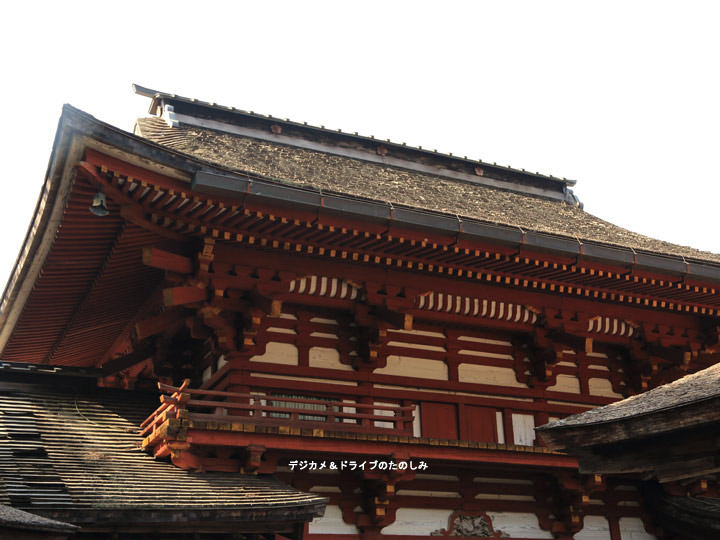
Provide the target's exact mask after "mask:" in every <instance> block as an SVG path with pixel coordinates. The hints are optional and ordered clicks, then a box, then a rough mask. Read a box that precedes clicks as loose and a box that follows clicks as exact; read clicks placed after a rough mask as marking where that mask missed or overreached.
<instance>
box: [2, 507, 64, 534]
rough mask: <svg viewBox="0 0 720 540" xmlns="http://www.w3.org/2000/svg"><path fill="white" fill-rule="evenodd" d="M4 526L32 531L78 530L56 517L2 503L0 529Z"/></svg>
mask: <svg viewBox="0 0 720 540" xmlns="http://www.w3.org/2000/svg"><path fill="white" fill-rule="evenodd" d="M4 527H8V528H12V529H23V530H32V531H57V532H68V533H70V532H74V531H76V530H77V527H76V526H75V525H71V524H70V523H63V522H62V521H55V520H54V519H48V518H44V517H42V516H36V515H35V514H31V513H30V512H24V511H23V510H18V509H17V508H12V507H10V506H5V505H3V504H0V530H2V529H3V528H4Z"/></svg>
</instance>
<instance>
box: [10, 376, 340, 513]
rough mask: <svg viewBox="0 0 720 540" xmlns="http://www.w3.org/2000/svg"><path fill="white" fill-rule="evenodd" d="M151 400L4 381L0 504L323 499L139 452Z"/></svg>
mask: <svg viewBox="0 0 720 540" xmlns="http://www.w3.org/2000/svg"><path fill="white" fill-rule="evenodd" d="M153 408H154V403H153V402H151V401H149V400H147V399H143V398H142V397H138V395H137V394H134V393H131V392H121V393H118V392H112V391H102V390H99V391H97V392H93V393H92V394H89V395H88V394H85V395H74V394H73V393H65V392H60V391H57V392H56V391H49V390H47V389H45V390H41V389H39V388H37V387H36V388H34V389H30V390H17V389H10V390H3V389H2V388H0V504H11V505H12V506H14V507H17V508H21V509H24V510H28V511H31V512H32V511H33V510H42V509H65V510H68V509H70V510H80V509H94V510H98V509H112V510H118V509H128V510H130V509H133V508H142V509H143V510H152V509H158V510H174V509H182V510H208V509H222V510H234V509H238V510H243V509H252V510H255V509H257V510H263V509H269V510H272V509H280V508H293V507H307V508H311V509H312V508H313V507H315V506H318V505H319V506H320V507H322V505H323V504H324V503H325V501H326V500H325V499H324V498H322V497H319V496H317V495H314V494H307V493H303V492H301V491H298V490H296V489H294V488H291V487H290V486H287V485H285V484H283V483H282V482H280V481H279V480H277V479H276V478H274V477H272V476H263V475H256V476H253V475H241V474H229V473H200V472H189V471H184V470H182V469H179V468H177V467H175V466H174V465H172V464H170V463H166V462H161V461H157V460H155V459H154V458H153V457H152V456H150V455H148V454H146V453H144V452H143V451H141V449H140V447H139V443H140V440H141V439H140V437H139V436H138V429H137V426H138V425H139V422H140V421H141V419H142V418H144V417H145V416H146V415H147V414H148V413H149V412H151V411H152V409H153Z"/></svg>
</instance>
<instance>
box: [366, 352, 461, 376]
mask: <svg viewBox="0 0 720 540" xmlns="http://www.w3.org/2000/svg"><path fill="white" fill-rule="evenodd" d="M374 373H379V374H381V375H399V376H402V377H419V378H421V379H432V380H434V381H447V380H448V368H447V364H445V362H443V361H442V360H429V359H427V358H415V357H412V356H398V355H395V354H392V355H390V356H388V358H387V365H386V366H385V367H384V368H380V369H376V370H375V371H374Z"/></svg>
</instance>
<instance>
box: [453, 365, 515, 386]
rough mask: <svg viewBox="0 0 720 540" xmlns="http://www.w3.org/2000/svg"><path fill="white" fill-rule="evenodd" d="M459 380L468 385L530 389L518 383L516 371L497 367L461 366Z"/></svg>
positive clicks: (459, 367)
mask: <svg viewBox="0 0 720 540" xmlns="http://www.w3.org/2000/svg"><path fill="white" fill-rule="evenodd" d="M458 379H459V380H460V382H466V383H476V384H494V385H497V386H511V387H513V388H527V387H528V386H527V385H526V384H523V383H520V382H518V380H517V379H516V378H515V370H514V369H512V368H504V367H496V366H480V365H477V364H460V365H459V366H458Z"/></svg>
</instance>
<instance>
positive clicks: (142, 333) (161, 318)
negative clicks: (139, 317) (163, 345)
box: [135, 308, 185, 341]
mask: <svg viewBox="0 0 720 540" xmlns="http://www.w3.org/2000/svg"><path fill="white" fill-rule="evenodd" d="M184 320H185V314H184V312H183V310H182V309H181V308H174V309H168V310H166V311H164V312H162V313H161V314H159V315H155V316H154V317H150V318H148V319H145V320H143V321H140V322H139V323H137V324H136V325H135V337H136V339H137V340H138V341H142V340H144V339H147V338H149V337H151V336H154V335H157V334H159V333H161V332H164V331H165V330H167V329H168V328H171V327H173V326H175V325H177V324H180V323H181V322H182V321H184Z"/></svg>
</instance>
